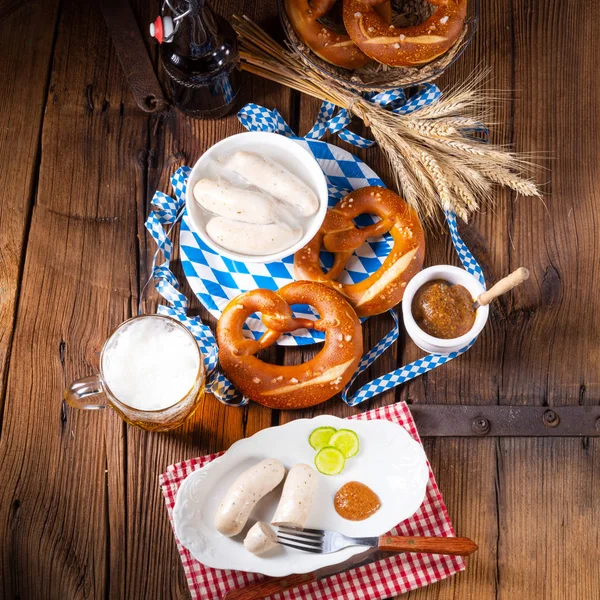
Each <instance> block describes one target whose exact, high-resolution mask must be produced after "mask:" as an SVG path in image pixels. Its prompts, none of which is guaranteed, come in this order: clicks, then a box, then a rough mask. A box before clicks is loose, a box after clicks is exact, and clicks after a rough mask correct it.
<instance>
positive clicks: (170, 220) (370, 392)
mask: <svg viewBox="0 0 600 600" xmlns="http://www.w3.org/2000/svg"><path fill="white" fill-rule="evenodd" d="M440 96H441V92H440V90H439V88H438V87H437V86H435V85H433V84H425V85H423V86H422V87H421V88H420V90H419V91H418V92H417V93H416V94H414V95H413V96H411V97H410V98H407V97H406V95H405V92H404V90H402V89H397V90H388V91H384V92H380V93H371V94H366V95H364V96H363V97H364V98H365V99H366V100H368V101H370V102H373V103H375V104H379V105H380V106H383V107H386V108H387V109H389V110H391V111H393V112H395V113H399V114H408V113H411V112H414V111H417V110H419V109H420V108H422V107H424V106H429V105H430V104H432V103H434V102H436V101H437V100H438V99H439V98H440ZM336 110H337V113H336ZM238 118H239V120H240V122H241V123H242V125H243V126H244V127H245V128H246V129H248V130H250V131H268V132H271V133H278V134H281V135H284V136H286V137H293V138H296V137H297V136H296V134H295V133H294V132H293V131H292V129H291V128H290V127H289V125H288V124H287V123H286V122H285V120H284V119H283V117H282V116H281V115H280V114H279V112H277V111H276V110H274V109H273V110H268V109H266V108H264V107H262V106H259V105H257V104H246V105H245V106H244V107H243V108H242V109H241V110H240V111H239V113H238ZM350 121H351V114H350V113H349V111H348V110H346V109H338V107H336V106H335V105H334V104H332V103H330V102H323V104H322V105H321V108H320V110H319V114H318V117H317V121H316V123H315V125H314V126H313V127H312V129H311V130H310V131H309V132H308V133H307V134H306V136H305V138H306V139H309V140H311V139H312V140H318V139H320V138H322V137H323V136H324V135H325V133H326V132H327V131H329V132H331V133H335V134H337V135H338V136H339V137H340V138H341V139H343V140H344V141H346V142H348V143H350V144H353V145H354V146H357V147H361V148H368V147H370V146H372V145H373V144H374V143H375V142H373V141H371V140H367V139H365V138H363V137H361V136H359V135H357V134H355V133H352V132H349V131H347V130H346V127H347V126H348V125H349V124H350ZM477 131H482V129H477ZM189 173H190V169H189V168H188V167H181V168H180V169H178V170H177V171H176V172H175V174H174V175H173V177H172V178H171V183H172V185H173V189H174V192H175V199H173V198H171V197H170V196H167V195H166V194H163V193H162V192H158V191H157V192H156V193H155V195H154V198H153V200H152V204H153V205H154V206H155V207H156V208H155V209H154V210H153V211H152V212H151V213H150V215H149V216H148V219H147V221H146V228H147V229H148V231H149V232H150V234H151V235H152V237H153V238H154V240H155V241H156V244H157V251H156V254H155V255H154V260H153V263H152V278H153V280H154V282H155V285H156V288H157V290H158V291H159V293H160V294H161V295H162V296H163V297H164V298H165V299H166V300H167V301H168V302H169V305H170V306H159V308H158V313H159V314H166V315H169V316H172V317H174V318H177V319H179V320H180V321H181V322H182V323H184V324H185V325H186V326H187V327H188V328H189V329H190V330H191V331H192V333H193V334H194V336H195V337H196V339H197V340H198V344H199V345H200V348H201V350H202V352H203V354H204V356H205V366H206V370H207V389H208V390H209V391H210V392H211V393H213V394H214V395H215V396H216V397H217V398H218V399H219V400H220V401H221V402H223V403H225V404H228V405H236V406H243V405H244V404H246V403H247V402H248V399H247V398H245V397H242V396H241V395H240V394H239V393H238V392H237V391H236V390H235V388H234V387H233V385H232V384H231V382H230V381H229V380H228V379H227V378H226V377H225V376H224V375H223V374H222V373H220V372H219V371H218V369H217V363H218V348H217V343H216V340H215V338H214V335H213V333H212V332H211V330H210V328H209V327H208V326H207V325H204V324H203V323H202V322H201V321H200V319H199V318H197V317H189V316H188V315H187V308H188V303H187V299H186V298H185V296H184V295H183V294H182V293H181V292H180V291H179V286H178V283H177V280H176V278H175V276H174V275H173V273H172V271H171V270H170V261H171V256H172V252H173V246H172V243H171V240H170V239H169V233H170V229H171V228H172V227H173V226H174V225H175V224H176V223H177V221H178V220H179V219H180V218H181V216H182V214H183V210H184V205H185V192H184V190H185V184H186V180H187V178H188V176H189ZM331 191H334V192H336V193H337V191H338V190H331ZM342 195H343V194H342ZM446 222H447V223H448V227H449V230H450V236H451V239H452V243H453V244H454V247H455V249H456V252H457V253H458V255H459V258H460V260H461V262H462V264H463V266H464V268H465V269H466V270H467V271H468V272H469V273H471V274H473V275H475V276H476V277H477V279H478V280H479V281H480V282H481V283H482V285H484V286H485V280H484V277H483V273H482V271H481V268H480V266H479V264H478V263H477V261H476V260H475V258H474V257H473V255H472V254H471V252H470V250H469V249H468V248H467V246H466V245H465V243H464V242H463V241H462V239H461V238H460V236H459V234H458V229H457V225H456V217H455V215H454V214H453V213H450V212H446ZM165 227H168V228H169V229H168V231H165ZM160 252H162V253H163V256H164V259H165V260H164V262H163V263H162V264H160V265H157V264H156V262H157V258H158V254H159V253H160ZM389 313H390V315H391V316H392V318H393V320H394V328H393V329H392V330H391V331H390V332H389V333H387V334H386V335H385V336H384V337H383V338H382V339H381V340H380V341H379V342H378V343H377V344H376V345H375V346H374V347H373V348H372V349H371V350H370V351H369V352H367V353H366V354H365V355H364V356H363V358H362V359H361V361H360V363H359V366H358V369H357V371H356V373H355V374H354V376H353V378H352V380H351V381H350V382H349V383H348V385H347V386H346V387H345V388H344V390H343V391H342V399H343V400H344V401H345V402H346V403H347V404H348V405H350V406H356V405H358V404H360V403H361V402H364V401H365V400H368V399H370V398H373V397H374V396H377V395H378V394H381V393H382V392H385V391H387V390H390V389H392V388H394V387H396V386H398V385H400V384H401V383H405V382H406V381H410V380H411V379H414V378H415V377H418V376H419V375H423V374H424V373H427V372H429V371H431V370H432V369H435V368H436V367H439V366H440V365H443V364H445V363H447V362H448V361H450V360H453V359H454V358H456V357H457V356H460V355H461V354H463V353H464V352H466V351H467V350H468V349H469V348H470V347H471V346H472V345H473V343H474V340H473V342H471V343H470V344H469V345H468V346H465V347H464V348H461V349H460V350H458V351H457V352H452V353H450V354H428V355H426V356H424V357H423V358H420V359H418V360H416V361H414V362H412V363H410V364H407V365H405V366H403V367H401V368H399V369H396V370H394V371H392V372H390V373H387V374H385V375H382V376H381V377H377V378H376V379H374V380H373V381H370V382H369V383H367V384H365V385H363V386H362V387H361V388H360V389H359V390H357V391H356V392H355V393H354V394H352V395H349V394H350V388H351V387H352V385H353V384H354V382H355V380H356V378H357V377H358V376H359V375H360V374H361V373H362V372H364V371H365V370H366V369H367V368H368V367H370V366H371V365H372V364H373V363H374V362H375V360H377V358H379V356H381V355H382V354H383V353H384V352H385V351H386V350H387V349H388V348H389V347H390V346H391V345H392V344H393V343H394V342H395V341H396V340H397V339H398V336H399V321H398V315H397V313H396V311H394V310H390V311H389Z"/></svg>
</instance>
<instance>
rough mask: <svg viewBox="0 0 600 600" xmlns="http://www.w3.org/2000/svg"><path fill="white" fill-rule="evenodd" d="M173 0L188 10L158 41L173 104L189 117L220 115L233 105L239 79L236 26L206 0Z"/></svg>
mask: <svg viewBox="0 0 600 600" xmlns="http://www.w3.org/2000/svg"><path fill="white" fill-rule="evenodd" d="M169 4H170V5H171V6H172V7H173V8H174V9H175V11H176V14H179V15H185V16H183V17H181V18H180V19H179V23H178V24H177V27H176V28H175V31H174V33H173V35H172V40H171V41H167V40H165V42H164V43H162V44H161V46H160V56H161V60H162V63H163V66H164V69H165V72H166V74H167V76H168V80H169V89H170V92H171V97H172V100H173V104H175V106H176V107H177V108H178V109H179V110H181V112H183V113H185V114H186V115H189V116H191V117H196V118H199V119H217V118H219V117H222V116H224V115H226V114H227V113H228V112H230V111H231V110H232V109H233V108H234V106H235V103H236V100H237V97H238V94H239V91H240V85H241V72H240V68H239V60H238V46H237V38H236V35H235V31H234V30H233V27H231V25H230V24H229V23H228V22H227V21H226V20H225V19H224V18H223V17H221V16H219V15H217V14H216V13H215V12H214V11H213V10H212V9H211V8H210V6H208V4H207V3H206V1H205V0H176V1H175V2H173V0H171V2H170V3H169ZM186 13H187V14H186Z"/></svg>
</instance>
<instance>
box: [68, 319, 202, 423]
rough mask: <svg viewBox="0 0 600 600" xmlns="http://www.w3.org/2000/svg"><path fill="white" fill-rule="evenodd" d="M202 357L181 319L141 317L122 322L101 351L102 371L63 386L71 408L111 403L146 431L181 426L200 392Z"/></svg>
mask: <svg viewBox="0 0 600 600" xmlns="http://www.w3.org/2000/svg"><path fill="white" fill-rule="evenodd" d="M204 384H205V372H204V360H203V357H202V353H201V352H200V348H199V347H198V343H197V342H196V339H195V338H194V336H193V335H192V333H191V332H190V331H189V330H188V329H187V328H186V327H185V326H184V325H182V324H181V323H179V321H176V320H175V319H172V318H171V317H166V316H163V315H142V316H139V317H133V318H132V319H129V320H127V321H125V322H124V323H121V325H119V327H118V328H117V329H116V331H115V332H114V333H113V334H112V335H111V336H110V337H109V338H108V340H107V341H106V343H105V344H104V347H103V348H102V352H101V354H100V373H99V374H98V375H93V376H92V377H85V378H84V379H79V380H78V381H76V382H75V383H73V384H72V385H71V386H70V387H69V388H68V389H67V390H65V400H66V401H67V402H68V403H69V405H70V406H72V407H74V408H81V409H86V410H94V409H99V408H106V407H110V408H113V409H114V410H116V411H117V413H119V415H120V416H121V417H122V418H123V419H124V420H125V421H127V423H130V424H131V425H136V426H137V427H141V428H142V429H146V430H148V431H168V430H169V429H174V428H175V427H179V426H180V425H182V424H183V422H184V421H185V420H186V419H187V418H188V417H190V416H191V415H192V414H193V412H194V411H195V410H196V407H197V406H198V402H199V401H200V400H201V399H202V397H203V395H204Z"/></svg>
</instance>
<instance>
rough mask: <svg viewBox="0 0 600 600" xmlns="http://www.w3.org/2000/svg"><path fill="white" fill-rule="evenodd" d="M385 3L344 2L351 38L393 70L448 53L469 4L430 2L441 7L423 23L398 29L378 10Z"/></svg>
mask: <svg viewBox="0 0 600 600" xmlns="http://www.w3.org/2000/svg"><path fill="white" fill-rule="evenodd" d="M383 1H384V0H343V2H344V5H343V10H344V25H345V26H346V31H347V32H348V35H349V36H350V38H351V39H352V40H353V41H354V42H355V43H356V45H357V46H358V47H359V48H360V49H361V50H362V51H363V52H364V53H365V54H366V55H367V56H370V57H371V58H373V59H375V60H377V61H379V62H380V63H383V64H385V65H390V66H392V67H403V66H410V65H421V64H424V63H428V62H431V61H432V60H434V59H435V58H437V57H438V56H441V55H442V54H444V52H447V51H448V50H449V49H450V48H451V47H452V46H453V45H454V44H455V43H456V41H457V40H458V38H459V37H460V34H461V31H462V28H463V24H464V22H465V17H466V15H467V0H427V1H428V2H429V3H430V4H433V5H435V6H437V9H436V11H435V12H434V13H433V14H432V15H431V16H430V17H429V18H428V19H426V20H425V21H424V22H423V23H421V24H419V25H414V26H413V27H395V26H394V25H389V24H388V22H386V20H385V19H384V18H382V17H381V15H380V14H379V13H378V11H377V10H375V9H376V8H377V7H376V5H378V4H380V3H381V2H383Z"/></svg>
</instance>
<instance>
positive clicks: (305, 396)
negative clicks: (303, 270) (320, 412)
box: [217, 281, 362, 409]
mask: <svg viewBox="0 0 600 600" xmlns="http://www.w3.org/2000/svg"><path fill="white" fill-rule="evenodd" d="M292 304H309V305H310V306H313V307H314V308H316V310H317V312H318V314H319V317H320V318H319V319H318V320H316V321H313V320H311V319H297V318H294V316H293V315H292V309H291V308H290V305H292ZM255 312H259V313H261V314H262V321H263V323H264V324H265V326H266V327H267V331H266V332H265V333H264V334H263V335H262V337H261V338H260V339H259V340H254V339H248V338H245V337H244V336H243V335H242V326H243V324H244V322H245V321H246V319H247V318H248V317H249V316H250V315H251V314H252V313H255ZM303 328H306V329H313V330H316V331H324V332H325V342H324V344H323V347H322V349H321V351H320V352H319V353H318V354H317V355H316V356H315V357H314V358H312V359H311V360H309V361H308V362H305V363H302V364H299V365H288V366H281V365H273V364H270V363H266V362H263V361H262V360H260V359H259V358H257V357H256V356H255V354H256V353H257V352H258V351H260V350H264V349H265V348H268V347H269V346H271V345H273V344H274V343H275V341H276V340H277V338H278V337H279V336H280V335H281V334H282V333H286V332H291V331H295V330H296V329H303ZM217 340H218V343H219V361H220V362H221V367H222V368H223V371H224V372H225V374H226V375H227V377H228V378H229V379H230V380H231V382H232V383H233V384H234V385H235V387H236V388H237V389H238V390H239V391H240V392H242V393H243V394H244V395H245V396H247V397H248V398H250V399H251V400H254V401H255V402H258V403H259V404H263V405H264V406H268V407H270V408H281V409H294V408H306V407H308V406H313V405H315V404H319V403H320V402H324V401H325V400H328V399H329V398H331V397H332V396H335V394H337V393H338V392H340V391H341V390H342V389H343V387H344V386H345V385H346V383H348V381H349V380H350V378H351V377H352V375H353V374H354V372H355V371H356V367H357V366H358V362H359V360H360V358H361V356H362V329H361V326H360V321H359V319H358V317H357V316H356V313H355V312H354V309H353V308H352V307H351V306H350V304H348V302H347V301H346V300H345V299H344V298H343V297H342V296H341V295H340V294H338V293H337V292H336V291H335V290H333V289H331V288H330V287H328V286H325V285H322V284H320V283H314V282H311V281H295V282H293V283H290V284H288V285H286V286H284V287H282V288H281V289H280V290H278V291H276V292H273V291H271V290H264V289H258V290H252V291H250V292H245V293H244V294H240V295H239V296H237V297H236V298H234V299H233V300H232V301H231V302H230V303H229V304H228V305H227V306H226V307H225V310H224V311H223V314H222V315H221V318H220V319H219V322H218V324H217Z"/></svg>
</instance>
